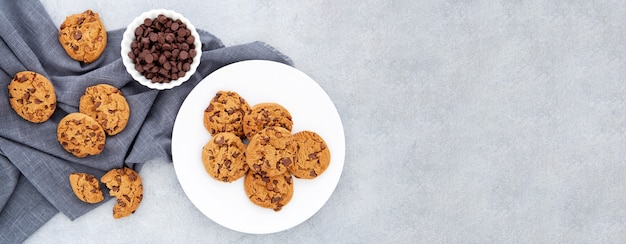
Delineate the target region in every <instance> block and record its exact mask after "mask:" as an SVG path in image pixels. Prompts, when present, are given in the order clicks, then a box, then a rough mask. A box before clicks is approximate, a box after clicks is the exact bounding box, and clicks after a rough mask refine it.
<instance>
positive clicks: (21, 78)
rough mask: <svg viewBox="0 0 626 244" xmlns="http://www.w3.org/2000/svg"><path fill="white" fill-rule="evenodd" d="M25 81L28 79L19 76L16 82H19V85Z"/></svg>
mask: <svg viewBox="0 0 626 244" xmlns="http://www.w3.org/2000/svg"><path fill="white" fill-rule="evenodd" d="M27 80H28V77H26V76H25V75H22V76H20V78H19V79H18V80H17V81H19V82H20V83H21V82H25V81H27Z"/></svg>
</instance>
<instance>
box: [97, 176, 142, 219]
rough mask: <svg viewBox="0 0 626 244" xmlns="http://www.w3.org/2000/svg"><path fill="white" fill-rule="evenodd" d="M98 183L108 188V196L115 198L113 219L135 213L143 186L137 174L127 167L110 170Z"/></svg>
mask: <svg viewBox="0 0 626 244" xmlns="http://www.w3.org/2000/svg"><path fill="white" fill-rule="evenodd" d="M100 181H102V183H104V184H105V185H106V186H107V188H109V195H110V196H112V197H116V198H117V203H116V204H115V206H113V218H115V219H119V218H122V217H126V216H128V215H131V214H133V213H135V211H136V210H137V208H138V207H139V204H140V203H141V200H143V184H142V183H141V177H139V174H138V173H137V172H135V171H134V170H132V169H130V168H127V167H124V168H119V169H112V170H109V172H107V173H106V174H104V175H103V176H102V178H100Z"/></svg>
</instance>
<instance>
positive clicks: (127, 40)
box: [121, 9, 202, 90]
mask: <svg viewBox="0 0 626 244" xmlns="http://www.w3.org/2000/svg"><path fill="white" fill-rule="evenodd" d="M160 14H163V15H165V16H166V17H168V18H171V19H172V20H178V19H180V21H181V22H183V23H184V24H185V25H186V26H187V29H189V30H190V31H191V35H192V36H193V37H194V38H195V41H194V42H193V44H194V45H195V49H196V56H195V57H194V58H193V61H192V62H191V65H190V68H189V71H187V72H186V73H185V76H183V77H179V78H178V79H177V80H172V81H170V82H169V83H153V82H152V81H151V80H149V79H147V78H146V77H144V76H143V75H142V74H141V73H139V71H137V69H135V63H134V61H133V60H131V59H130V58H129V57H128V53H129V52H130V51H131V49H130V44H131V43H132V42H133V40H134V39H135V29H137V27H139V26H140V25H141V24H143V21H144V20H145V19H146V18H149V19H155V18H156V17H158V16H159V15H160ZM121 48H122V51H121V55H122V62H123V63H124V66H126V71H127V72H128V73H129V74H130V75H131V76H132V77H133V79H135V80H136V81H137V82H139V83H140V84H142V85H144V86H147V87H150V88H152V89H159V90H165V89H171V88H173V87H176V86H179V85H181V84H182V83H183V82H185V81H187V80H188V79H189V77H191V76H192V75H193V74H194V73H195V72H196V69H197V68H198V65H199V64H200V56H202V44H201V43H200V35H198V31H196V28H195V27H194V26H193V25H192V24H191V22H189V20H188V19H187V18H185V17H184V16H183V15H182V14H179V13H177V12H174V11H172V10H167V9H154V10H150V11H148V12H144V13H142V14H141V15H139V16H137V18H135V19H134V20H133V21H132V22H130V24H129V25H128V27H126V31H124V35H123V36H122V44H121Z"/></svg>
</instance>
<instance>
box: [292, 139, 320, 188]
mask: <svg viewBox="0 0 626 244" xmlns="http://www.w3.org/2000/svg"><path fill="white" fill-rule="evenodd" d="M293 140H294V141H295V142H296V161H295V162H294V163H292V164H290V165H289V172H290V173H291V174H293V176H295V177H297V178H302V179H313V178H315V177H317V176H318V175H320V174H322V173H324V171H325V170H326V168H328V165H329V164H330V150H329V149H328V146H326V142H325V141H324V139H322V137H321V136H320V135H318V134H317V133H315V132H312V131H301V132H298V133H296V134H294V135H293Z"/></svg>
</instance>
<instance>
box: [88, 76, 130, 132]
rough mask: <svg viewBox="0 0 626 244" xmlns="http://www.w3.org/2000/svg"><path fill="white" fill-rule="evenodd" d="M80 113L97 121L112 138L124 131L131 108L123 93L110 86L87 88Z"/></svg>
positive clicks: (102, 85) (99, 85)
mask: <svg viewBox="0 0 626 244" xmlns="http://www.w3.org/2000/svg"><path fill="white" fill-rule="evenodd" d="M79 111H80V112H81V113H84V114H86V115H89V116H91V117H92V118H94V119H96V121H98V123H100V125H101V126H102V127H103V128H104V131H105V132H106V133H107V135H110V136H112V135H116V134H117V133H120V132H121V131H122V130H124V128H126V124H128V118H129V116H130V107H129V106H128V102H126V98H125V97H124V95H123V94H122V92H121V91H120V90H118V89H117V88H115V87H114V86H111V85H108V84H98V85H95V86H90V87H87V89H85V94H84V95H83V96H82V97H81V98H80V105H79Z"/></svg>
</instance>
